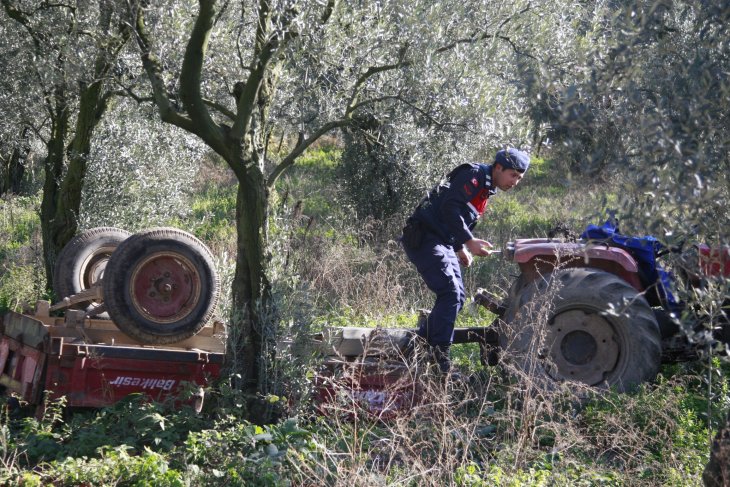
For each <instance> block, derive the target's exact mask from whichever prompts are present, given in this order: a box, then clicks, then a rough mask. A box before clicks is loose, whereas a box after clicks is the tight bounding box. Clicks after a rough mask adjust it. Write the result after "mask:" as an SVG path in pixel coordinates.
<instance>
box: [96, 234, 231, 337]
mask: <svg viewBox="0 0 730 487" xmlns="http://www.w3.org/2000/svg"><path fill="white" fill-rule="evenodd" d="M103 286H104V288H103V290H104V303H105V304H106V307H107V309H108V310H109V315H110V316H111V318H112V320H114V322H115V323H116V325H117V326H118V327H119V329H120V330H122V331H123V332H124V333H126V334H127V335H129V336H130V337H132V338H134V339H136V340H138V341H140V342H142V343H148V344H156V345H164V344H170V343H176V342H179V341H181V340H184V339H186V338H189V337H191V336H193V335H195V334H196V333H198V332H199V331H200V330H201V329H202V328H203V327H204V326H205V325H206V323H208V322H209V321H210V320H211V318H212V317H213V313H214V311H215V308H216V305H217V304H218V296H219V293H220V282H219V279H218V274H217V272H216V270H215V266H214V264H213V256H212V254H211V252H210V250H208V248H207V247H206V246H205V244H203V243H202V242H201V241H200V240H198V239H197V238H195V237H194V236H193V235H190V234H189V233H186V232H183V231H182V230H178V229H176V228H153V229H150V230H146V231H144V232H140V233H137V234H135V235H133V236H131V237H129V238H128V239H127V240H125V241H124V242H123V243H122V244H121V245H119V247H118V248H117V250H116V251H115V252H114V253H113V254H112V257H111V258H110V259H109V263H108V264H107V269H106V277H105V279H104V281H103Z"/></svg>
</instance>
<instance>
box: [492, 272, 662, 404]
mask: <svg viewBox="0 0 730 487" xmlns="http://www.w3.org/2000/svg"><path fill="white" fill-rule="evenodd" d="M500 346H501V347H502V349H503V350H505V353H504V354H503V355H504V356H506V357H508V358H510V359H512V360H513V361H514V363H515V365H516V366H517V367H518V368H519V369H521V370H522V371H523V372H525V373H529V374H533V377H534V378H535V379H536V380H537V382H538V384H540V385H542V386H545V387H548V388H549V387H551V386H554V384H555V383H556V382H562V381H564V380H570V381H577V382H582V383H584V384H587V385H589V386H595V387H613V388H616V389H617V390H619V391H626V390H628V389H630V388H632V387H634V386H636V385H638V384H640V383H642V382H645V381H650V380H653V379H654V378H655V377H656V374H657V373H658V372H659V366H660V363H661V333H660V331H659V325H658V324H657V321H656V318H655V317H654V313H652V310H651V308H650V307H649V304H648V303H647V301H646V299H644V297H643V296H641V295H640V294H639V293H638V292H637V291H636V289H634V288H633V287H632V286H631V285H629V284H628V283H627V282H625V281H624V280H622V279H620V278H619V277H617V276H615V275H613V274H610V273H608V272H604V271H600V270H597V269H582V268H581V269H563V270H557V271H554V272H552V273H551V274H548V275H547V276H543V277H538V279H536V280H535V281H533V282H532V283H530V284H529V285H527V286H525V287H524V288H522V289H521V290H520V291H518V293H517V294H516V296H515V299H514V300H513V301H512V302H511V303H510V306H509V308H508V310H507V312H506V313H505V320H504V321H503V322H502V323H501V332H500Z"/></svg>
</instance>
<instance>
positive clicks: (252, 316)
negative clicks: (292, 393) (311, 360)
mask: <svg viewBox="0 0 730 487" xmlns="http://www.w3.org/2000/svg"><path fill="white" fill-rule="evenodd" d="M239 167H248V168H249V169H247V170H246V173H245V176H244V179H243V180H241V181H239V185H238V194H237V199H236V218H237V222H238V224H237V251H238V258H237V259H236V272H235V276H234V280H233V286H232V293H233V313H232V325H233V329H234V330H236V336H234V337H233V340H232V341H231V343H230V345H231V347H230V348H231V349H232V350H231V356H232V357H233V363H232V364H231V365H232V367H233V368H234V369H235V371H236V372H238V373H239V374H240V376H241V378H242V381H243V383H242V384H241V386H242V389H243V390H244V392H246V393H247V396H248V398H249V401H248V414H247V416H248V417H249V418H250V419H251V420H252V421H254V422H256V423H260V424H264V423H267V422H269V421H270V419H271V418H270V416H271V411H270V408H268V407H267V406H266V404H267V403H266V401H262V400H261V399H262V398H263V396H264V395H265V394H267V392H268V390H269V387H268V379H269V377H268V373H267V372H268V365H269V364H270V363H271V360H272V359H273V353H274V349H273V346H274V343H275V335H276V320H275V318H274V317H273V316H271V315H272V312H273V306H272V303H271V292H270V285H269V281H268V278H267V266H268V262H269V259H268V258H267V256H266V249H267V216H268V190H267V188H266V182H265V179H264V177H263V174H262V173H261V172H260V171H259V169H258V167H257V165H256V164H255V163H250V164H246V163H244V164H242V166H239Z"/></svg>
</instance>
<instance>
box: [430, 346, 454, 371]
mask: <svg viewBox="0 0 730 487" xmlns="http://www.w3.org/2000/svg"><path fill="white" fill-rule="evenodd" d="M450 349H451V345H434V346H433V347H431V353H432V355H433V361H434V362H436V365H438V367H439V371H440V372H441V373H442V374H443V375H446V374H448V373H449V372H450V371H451V356H450V355H449V351H450Z"/></svg>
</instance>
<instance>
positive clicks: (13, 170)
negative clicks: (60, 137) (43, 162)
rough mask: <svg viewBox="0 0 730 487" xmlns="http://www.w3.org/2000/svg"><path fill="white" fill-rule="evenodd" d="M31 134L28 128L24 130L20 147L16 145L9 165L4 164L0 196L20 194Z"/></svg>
mask: <svg viewBox="0 0 730 487" xmlns="http://www.w3.org/2000/svg"><path fill="white" fill-rule="evenodd" d="M29 134H30V129H29V128H28V127H25V128H23V131H22V133H21V134H20V141H19V142H18V145H16V147H15V148H14V149H13V152H12V153H11V154H10V156H9V157H8V159H7V163H6V164H3V168H2V169H3V173H2V179H1V180H0V196H2V195H4V194H6V193H10V194H20V191H21V184H22V182H23V176H24V175H25V167H26V163H27V162H26V161H27V159H28V154H29V153H30V144H29V141H28V138H29Z"/></svg>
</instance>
